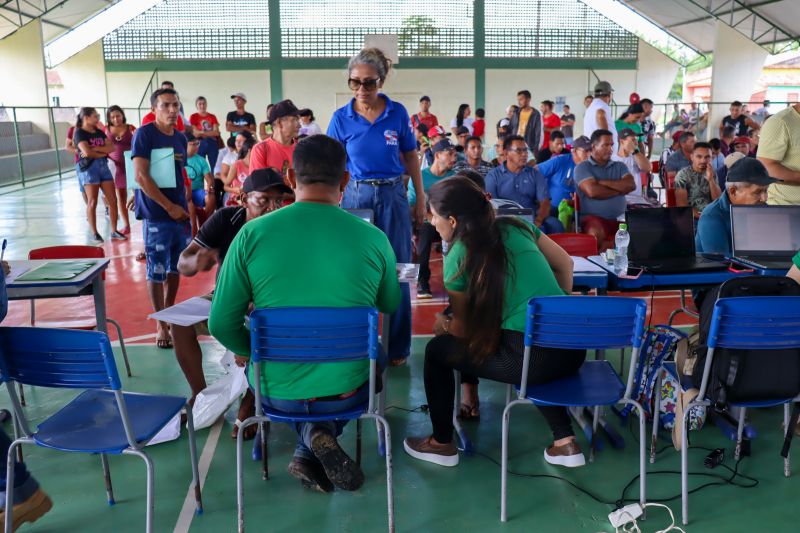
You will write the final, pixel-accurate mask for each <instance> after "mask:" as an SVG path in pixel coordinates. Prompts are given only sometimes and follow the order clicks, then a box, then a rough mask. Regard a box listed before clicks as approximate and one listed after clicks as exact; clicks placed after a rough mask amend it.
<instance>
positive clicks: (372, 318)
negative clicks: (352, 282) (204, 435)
mask: <svg viewBox="0 0 800 533" xmlns="http://www.w3.org/2000/svg"><path fill="white" fill-rule="evenodd" d="M378 322H379V321H378V311H377V310H376V309H372V308H368V307H351V308H332V307H288V308H274V309H256V310H255V311H253V312H252V313H251V314H250V338H251V349H252V353H251V358H250V361H251V362H252V363H253V369H254V374H255V380H254V382H255V383H256V386H255V387H253V389H254V391H253V392H254V394H255V398H256V400H255V403H256V414H255V416H252V417H250V418H248V419H247V420H245V421H244V422H243V423H242V425H241V426H240V428H239V434H238V437H237V439H236V490H237V507H238V527H239V531H240V532H243V531H244V486H243V480H242V446H243V442H244V441H243V439H242V435H243V434H244V428H246V427H247V426H249V425H251V424H256V423H257V424H259V427H260V431H259V434H260V439H261V457H262V460H263V461H264V479H268V478H269V468H268V466H267V456H268V453H267V435H266V433H267V432H266V427H265V426H266V423H268V422H269V421H273V422H285V423H288V424H293V423H297V422H320V421H323V420H356V424H357V428H356V438H357V443H356V462H360V458H361V419H363V418H372V419H374V420H376V422H377V423H378V424H379V426H381V427H382V430H383V431H382V432H383V438H384V442H385V446H386V449H385V452H386V491H387V498H388V507H389V531H390V532H393V531H394V496H393V491H392V444H391V435H390V432H389V424H388V423H387V421H386V419H385V418H384V417H383V416H381V415H380V414H378V412H377V404H376V401H375V396H376V393H375V389H376V383H375V377H376V372H377V357H378V350H379V343H378ZM367 359H369V400H368V402H366V403H364V404H362V405H359V406H357V407H354V408H352V409H349V410H347V411H342V412H339V413H326V414H301V413H289V412H285V411H279V410H277V409H273V408H271V407H269V406H265V405H264V404H263V402H262V398H261V386H260V384H261V363H262V362H264V361H273V362H283V363H311V364H326V363H339V362H344V361H360V360H367Z"/></svg>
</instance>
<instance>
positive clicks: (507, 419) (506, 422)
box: [500, 400, 529, 522]
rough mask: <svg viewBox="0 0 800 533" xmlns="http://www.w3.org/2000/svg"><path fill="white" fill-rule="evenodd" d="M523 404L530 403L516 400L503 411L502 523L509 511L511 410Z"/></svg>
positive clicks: (501, 454)
mask: <svg viewBox="0 0 800 533" xmlns="http://www.w3.org/2000/svg"><path fill="white" fill-rule="evenodd" d="M522 403H529V402H528V401H527V400H514V401H512V402H509V403H508V404H507V405H506V407H505V409H503V438H502V444H501V452H500V521H501V522H506V521H507V520H508V509H507V505H506V500H507V499H508V494H507V492H506V491H507V487H508V431H509V426H510V425H511V424H510V423H511V409H512V408H513V407H514V406H515V405H517V404H522Z"/></svg>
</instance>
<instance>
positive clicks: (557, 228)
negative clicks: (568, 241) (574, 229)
mask: <svg viewBox="0 0 800 533" xmlns="http://www.w3.org/2000/svg"><path fill="white" fill-rule="evenodd" d="M540 229H541V230H542V232H544V234H545V235H552V234H553V233H564V224H562V223H561V221H560V220H558V219H557V218H556V217H547V218H546V219H544V222H542V227H541V228H540Z"/></svg>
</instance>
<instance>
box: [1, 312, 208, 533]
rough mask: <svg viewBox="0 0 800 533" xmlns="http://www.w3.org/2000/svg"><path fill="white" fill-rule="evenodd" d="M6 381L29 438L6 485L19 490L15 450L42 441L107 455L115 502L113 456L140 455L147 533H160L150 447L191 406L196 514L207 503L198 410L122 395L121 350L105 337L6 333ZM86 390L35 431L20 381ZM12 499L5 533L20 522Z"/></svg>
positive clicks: (179, 402) (9, 495)
mask: <svg viewBox="0 0 800 533" xmlns="http://www.w3.org/2000/svg"><path fill="white" fill-rule="evenodd" d="M0 382H2V383H5V384H6V388H7V389H8V394H9V396H10V397H11V405H12V408H13V410H14V417H15V420H16V421H17V422H18V423H19V427H20V430H21V432H22V435H21V436H20V437H19V438H17V439H16V440H15V441H14V442H13V443H11V447H10V448H9V449H8V456H7V458H6V460H7V464H8V470H7V472H8V474H7V480H6V483H7V486H14V452H15V450H16V449H17V448H18V447H20V446H21V445H22V444H36V445H37V446H42V447H44V448H51V449H54V450H61V451H65V452H82V453H97V454H100V459H101V462H102V465H103V475H104V477H105V483H106V495H107V497H108V503H109V505H113V504H114V493H113V490H112V487H111V474H110V472H109V468H108V457H107V455H108V454H127V455H136V456H138V457H141V458H142V460H143V461H144V463H145V467H146V469H147V513H146V531H147V532H148V533H149V532H151V531H152V529H153V509H154V503H153V502H154V495H153V490H154V487H153V485H154V483H153V480H154V477H153V476H154V474H153V463H152V461H151V459H150V457H149V456H148V455H147V454H146V453H145V452H144V447H145V445H146V444H147V443H148V442H149V441H150V440H151V439H152V438H153V437H154V436H155V435H156V434H157V433H158V432H159V431H160V430H161V429H162V428H163V427H164V426H165V425H166V424H167V423H168V422H169V421H170V420H171V419H172V418H173V417H174V416H175V415H176V414H178V413H179V412H180V410H181V409H182V408H184V407H185V408H186V412H187V417H188V427H189V451H190V454H191V463H192V485H193V486H194V493H195V500H196V506H197V507H196V510H197V513H198V514H200V513H202V511H203V504H202V500H201V495H200V484H199V479H200V477H199V474H198V469H197V448H196V446H195V439H194V427H193V425H192V409H191V406H190V405H189V403H188V402H187V401H186V398H182V397H178V396H156V395H150V394H138V393H130V392H123V391H122V389H121V385H120V380H119V374H118V373H117V365H116V362H115V361H114V352H113V351H112V350H111V343H110V342H109V340H108V336H107V335H106V334H105V333H101V332H95V331H78V330H65V329H47V328H0ZM15 382H16V383H20V384H25V385H34V386H37V387H55V388H71V389H87V390H85V391H84V392H83V393H81V394H80V395H78V397H77V398H75V399H74V400H72V401H71V402H69V403H68V404H67V405H66V406H64V407H62V408H61V409H60V410H59V411H58V412H56V413H55V414H53V415H51V416H50V417H48V418H47V419H46V420H44V421H43V422H41V423H40V424H39V426H38V428H37V429H36V431H31V430H30V428H29V426H28V421H27V419H26V417H25V413H24V411H23V410H22V407H21V406H20V402H19V398H18V397H17V394H16V391H15V390H14V383H15ZM13 494H14V491H11V490H8V491H6V500H5V501H6V504H5V505H6V516H5V531H6V533H10V532H11V531H12V524H13V517H12V512H13V503H12V499H13Z"/></svg>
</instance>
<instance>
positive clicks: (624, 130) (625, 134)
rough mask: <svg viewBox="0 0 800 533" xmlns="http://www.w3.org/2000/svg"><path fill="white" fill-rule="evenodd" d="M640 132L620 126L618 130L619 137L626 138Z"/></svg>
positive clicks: (636, 135) (635, 135)
mask: <svg viewBox="0 0 800 533" xmlns="http://www.w3.org/2000/svg"><path fill="white" fill-rule="evenodd" d="M639 135H640V134H638V133H636V132H635V131H633V130H632V129H631V128H622V129H621V130H619V138H620V139H627V138H628V137H638V136H639Z"/></svg>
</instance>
